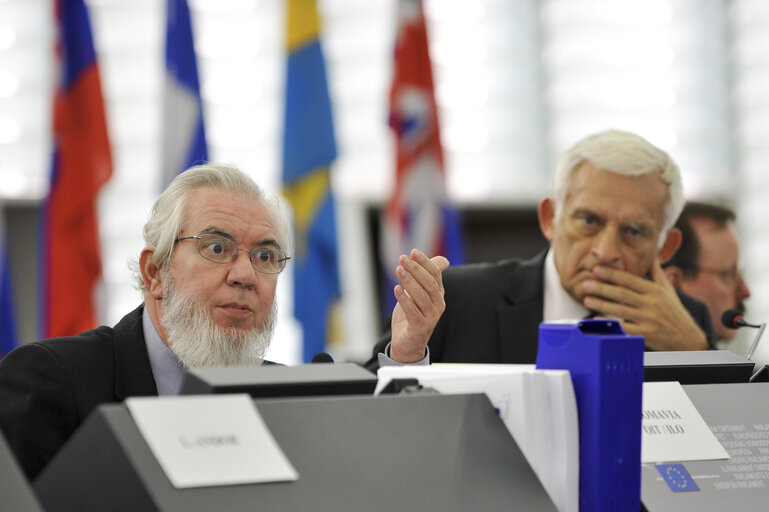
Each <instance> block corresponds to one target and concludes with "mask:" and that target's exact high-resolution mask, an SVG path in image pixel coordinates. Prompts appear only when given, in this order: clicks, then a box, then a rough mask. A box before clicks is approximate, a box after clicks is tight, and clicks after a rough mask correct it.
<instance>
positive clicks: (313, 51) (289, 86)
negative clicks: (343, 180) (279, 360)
mask: <svg viewBox="0 0 769 512" xmlns="http://www.w3.org/2000/svg"><path fill="white" fill-rule="evenodd" d="M287 6H288V8H287V12H286V24H287V25H286V26H287V28H286V35H287V37H286V42H287V46H288V65H287V67H286V68H287V75H286V97H285V124H284V128H283V187H284V194H285V196H286V197H287V198H288V200H289V203H290V204H291V207H292V209H293V214H294V227H295V237H294V238H295V242H296V243H295V254H294V255H293V259H292V261H293V262H294V316H296V318H297V320H298V321H299V323H300V324H301V325H302V329H303V332H304V346H303V359H304V361H305V362H309V361H310V360H311V359H312V356H313V355H314V354H316V353H318V352H321V351H323V350H324V349H325V346H326V338H327V332H328V317H329V309H330V307H331V305H332V303H333V301H334V300H335V299H336V298H338V297H339V296H340V293H341V292H340V284H339V269H338V263H337V261H338V252H337V235H336V216H335V214H334V198H333V195H332V194H331V188H330V175H329V166H330V164H331V162H333V160H334V159H335V158H336V155H337V150H336V142H335V138H334V126H333V123H332V118H331V104H330V100H329V93H328V85H327V81H326V69H325V64H324V62H323V52H322V49H321V45H320V39H319V33H320V19H319V17H318V11H317V8H316V5H315V0H288V2H287Z"/></svg>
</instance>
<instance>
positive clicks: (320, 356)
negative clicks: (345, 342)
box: [312, 352, 334, 363]
mask: <svg viewBox="0 0 769 512" xmlns="http://www.w3.org/2000/svg"><path fill="white" fill-rule="evenodd" d="M333 362H334V358H333V357H331V356H330V355H328V354H327V353H325V352H318V353H317V354H315V355H314V356H312V363H333Z"/></svg>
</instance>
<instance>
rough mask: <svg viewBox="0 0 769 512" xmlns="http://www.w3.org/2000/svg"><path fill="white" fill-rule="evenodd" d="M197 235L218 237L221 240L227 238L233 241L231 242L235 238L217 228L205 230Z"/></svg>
mask: <svg viewBox="0 0 769 512" xmlns="http://www.w3.org/2000/svg"><path fill="white" fill-rule="evenodd" d="M198 235H219V236H221V237H223V238H229V239H230V240H233V241H234V240H235V238H234V237H233V236H232V235H231V234H230V233H228V232H227V231H225V230H223V229H221V228H217V227H208V228H205V229H204V230H203V231H201V232H200V233H198Z"/></svg>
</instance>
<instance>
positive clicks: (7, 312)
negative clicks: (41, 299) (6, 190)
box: [0, 203, 19, 359]
mask: <svg viewBox="0 0 769 512" xmlns="http://www.w3.org/2000/svg"><path fill="white" fill-rule="evenodd" d="M4 213H5V212H4V211H3V209H2V203H0V359H2V357H3V356H4V355H6V354H8V352H10V351H11V350H13V349H14V348H15V347H16V345H17V344H18V342H19V340H18V337H17V335H16V317H15V313H14V307H13V292H12V289H11V266H10V264H9V262H8V237H7V236H6V234H5V233H6V231H5V215H4Z"/></svg>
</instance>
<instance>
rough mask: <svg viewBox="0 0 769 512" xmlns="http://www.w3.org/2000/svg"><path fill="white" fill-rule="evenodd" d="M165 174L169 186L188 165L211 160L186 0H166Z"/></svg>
mask: <svg viewBox="0 0 769 512" xmlns="http://www.w3.org/2000/svg"><path fill="white" fill-rule="evenodd" d="M166 15H167V17H166V59H165V63H166V73H165V91H164V97H163V121H162V137H163V138H162V148H161V154H162V160H161V164H162V168H161V171H160V175H161V176H162V183H161V186H162V188H163V189H165V187H166V186H168V184H169V183H170V182H171V180H173V179H174V177H175V176H176V175H177V174H179V173H180V172H182V171H184V170H185V169H187V168H189V167H191V166H193V165H196V164H202V163H205V162H207V161H208V145H207V144H206V132H205V126H204V123H203V102H202V100H201V98H200V81H199V80H198V65H197V60H196V57H195V45H194V42H193V34H192V21H191V19H190V8H189V6H188V5H187V0H167V9H166Z"/></svg>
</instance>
